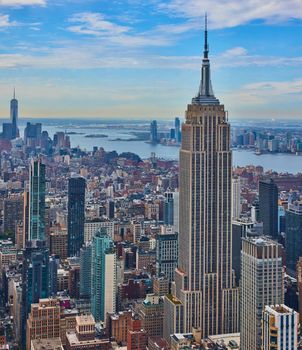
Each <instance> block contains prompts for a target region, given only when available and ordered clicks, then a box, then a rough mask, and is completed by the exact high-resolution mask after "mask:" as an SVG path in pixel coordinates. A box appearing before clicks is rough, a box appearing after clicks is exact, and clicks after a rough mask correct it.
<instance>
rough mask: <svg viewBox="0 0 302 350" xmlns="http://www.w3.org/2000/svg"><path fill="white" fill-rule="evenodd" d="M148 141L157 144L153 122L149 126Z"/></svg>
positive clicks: (154, 122) (155, 124)
mask: <svg viewBox="0 0 302 350" xmlns="http://www.w3.org/2000/svg"><path fill="white" fill-rule="evenodd" d="M150 141H151V142H152V143H157V142H158V136H157V121H156V120H153V121H152V122H151V124H150Z"/></svg>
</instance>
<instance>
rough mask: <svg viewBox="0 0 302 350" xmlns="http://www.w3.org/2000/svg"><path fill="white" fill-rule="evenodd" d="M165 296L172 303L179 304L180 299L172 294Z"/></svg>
mask: <svg viewBox="0 0 302 350" xmlns="http://www.w3.org/2000/svg"><path fill="white" fill-rule="evenodd" d="M166 297H167V298H168V299H169V300H170V301H171V302H172V303H173V304H174V305H181V301H180V300H179V299H177V298H176V297H175V296H174V295H172V294H167V295H166Z"/></svg>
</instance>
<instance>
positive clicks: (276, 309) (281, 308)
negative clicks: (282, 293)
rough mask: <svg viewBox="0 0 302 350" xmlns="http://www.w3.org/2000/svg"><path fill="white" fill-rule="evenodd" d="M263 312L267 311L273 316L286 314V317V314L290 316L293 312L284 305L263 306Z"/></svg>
mask: <svg viewBox="0 0 302 350" xmlns="http://www.w3.org/2000/svg"><path fill="white" fill-rule="evenodd" d="M265 311H268V312H270V313H272V314H274V315H278V314H284V315H286V314H287V315H288V314H292V313H293V312H295V311H294V310H293V309H291V308H290V307H288V306H286V305H284V304H280V305H269V306H265Z"/></svg>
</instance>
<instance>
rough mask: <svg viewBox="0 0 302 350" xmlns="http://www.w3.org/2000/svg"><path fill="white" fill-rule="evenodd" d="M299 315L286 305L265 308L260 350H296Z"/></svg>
mask: <svg viewBox="0 0 302 350" xmlns="http://www.w3.org/2000/svg"><path fill="white" fill-rule="evenodd" d="M298 325H299V315H298V313H297V312H296V311H294V310H293V309H291V308H289V307H287V306H286V305H283V304H281V305H270V306H268V305H267V306H265V309H264V312H263V317H262V348H261V349H262V350H272V349H274V350H283V349H286V350H297V349H298Z"/></svg>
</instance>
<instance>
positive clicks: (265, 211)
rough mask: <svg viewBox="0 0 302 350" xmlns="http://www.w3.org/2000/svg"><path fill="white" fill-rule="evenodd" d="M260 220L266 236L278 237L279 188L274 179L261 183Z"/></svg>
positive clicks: (261, 181)
mask: <svg viewBox="0 0 302 350" xmlns="http://www.w3.org/2000/svg"><path fill="white" fill-rule="evenodd" d="M259 220H260V221H262V222H263V233H264V234H265V235H268V236H271V237H273V238H277V237H278V186H277V185H276V184H275V182H274V180H273V179H267V180H266V179H264V180H260V181H259Z"/></svg>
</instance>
